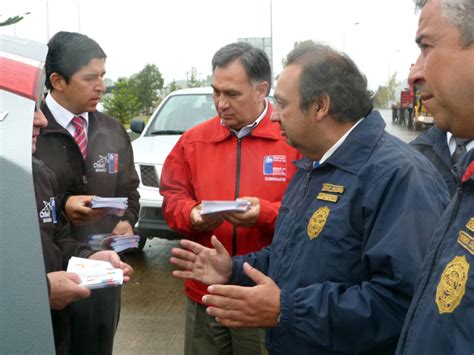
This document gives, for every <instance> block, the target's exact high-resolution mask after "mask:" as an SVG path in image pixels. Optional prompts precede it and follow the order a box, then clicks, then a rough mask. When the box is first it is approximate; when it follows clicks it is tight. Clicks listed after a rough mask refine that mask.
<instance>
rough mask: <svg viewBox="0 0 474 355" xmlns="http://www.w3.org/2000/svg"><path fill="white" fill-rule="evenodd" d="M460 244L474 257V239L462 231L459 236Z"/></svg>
mask: <svg viewBox="0 0 474 355" xmlns="http://www.w3.org/2000/svg"><path fill="white" fill-rule="evenodd" d="M458 243H459V244H460V245H461V246H462V247H463V248H465V249H466V250H467V251H469V253H471V254H473V255H474V238H473V237H471V236H470V235H469V234H467V233H466V232H464V231H460V232H459V235H458Z"/></svg>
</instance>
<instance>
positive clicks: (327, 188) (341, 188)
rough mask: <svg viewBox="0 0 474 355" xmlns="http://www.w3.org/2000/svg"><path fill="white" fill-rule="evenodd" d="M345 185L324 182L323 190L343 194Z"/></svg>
mask: <svg viewBox="0 0 474 355" xmlns="http://www.w3.org/2000/svg"><path fill="white" fill-rule="evenodd" d="M344 190H345V188H344V186H341V185H333V184H327V183H326V184H323V188H322V189H321V191H323V192H333V193H335V194H343V193H344Z"/></svg>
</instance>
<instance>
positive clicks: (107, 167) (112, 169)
mask: <svg viewBox="0 0 474 355" xmlns="http://www.w3.org/2000/svg"><path fill="white" fill-rule="evenodd" d="M118 164H119V155H118V154H117V153H107V155H100V154H99V159H98V160H97V161H95V162H94V165H93V166H94V170H95V172H96V173H107V172H108V173H109V174H117V173H118Z"/></svg>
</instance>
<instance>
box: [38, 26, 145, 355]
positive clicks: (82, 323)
mask: <svg viewBox="0 0 474 355" xmlns="http://www.w3.org/2000/svg"><path fill="white" fill-rule="evenodd" d="M48 47H49V51H48V55H47V57H46V63H45V69H46V87H47V88H48V89H49V94H48V96H47V97H46V99H45V104H44V105H43V107H42V110H43V112H44V114H45V115H46V118H47V119H48V127H46V128H45V129H43V130H42V132H41V135H40V136H39V137H38V143H37V151H36V156H37V157H38V158H39V159H41V160H43V161H44V162H45V163H46V165H47V166H48V167H49V168H50V169H51V170H53V172H54V173H55V175H56V177H57V181H58V187H59V191H58V193H59V194H60V195H61V205H62V206H63V207H64V209H65V212H66V215H67V217H68V219H69V220H70V222H71V230H72V234H73V237H75V238H76V239H78V240H80V241H84V240H85V239H86V238H87V236H89V235H91V234H96V233H113V234H116V235H130V234H133V230H132V227H133V226H134V224H135V223H136V221H137V218H138V210H139V194H138V192H137V187H138V184H139V180H138V175H137V173H136V171H135V167H134V162H133V153H132V148H131V144H130V139H129V137H128V135H127V132H126V131H125V129H124V128H123V126H122V125H121V124H120V123H119V122H118V121H116V120H115V119H113V118H111V117H108V116H106V115H103V114H101V113H100V112H97V111H96V105H97V104H98V103H99V100H100V98H101V96H102V94H103V93H104V91H105V86H104V82H103V77H104V74H105V58H106V55H105V53H104V52H103V50H102V48H100V46H99V45H98V44H97V43H96V42H95V41H94V40H92V39H90V38H89V37H87V36H84V35H82V34H79V33H69V32H58V33H57V34H56V35H54V36H53V37H52V38H51V40H50V41H49V43H48ZM93 195H98V196H103V197H127V198H128V208H127V210H126V211H125V214H124V215H123V216H122V217H118V216H115V215H110V214H104V212H101V211H99V210H94V209H92V208H91V206H90V202H91V199H92V197H93ZM71 308H72V332H71V334H72V335H71V341H72V346H71V347H72V350H73V351H74V352H77V353H79V354H80V353H100V354H110V353H111V352H112V347H113V338H114V335H115V330H116V327H117V324H118V319H119V314H120V288H108V289H101V290H94V291H93V292H92V295H91V297H90V298H89V299H87V300H81V301H79V302H76V303H74V305H73V306H72V307H71ZM85 339H87V341H85Z"/></svg>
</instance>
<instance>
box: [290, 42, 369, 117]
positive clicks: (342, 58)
mask: <svg viewBox="0 0 474 355" xmlns="http://www.w3.org/2000/svg"><path fill="white" fill-rule="evenodd" d="M291 64H299V65H301V66H302V71H301V75H300V83H299V89H300V96H301V102H300V108H301V110H302V111H303V112H306V111H307V110H308V109H309V107H310V106H311V105H313V104H315V103H317V102H318V101H319V100H320V99H321V98H322V97H323V96H326V95H327V96H328V97H329V98H330V107H329V114H330V115H332V116H333V117H334V118H335V119H336V120H338V121H340V122H351V121H357V120H358V119H359V118H361V117H364V116H366V115H367V114H368V113H370V112H371V111H372V108H373V105H372V92H371V91H369V90H368V89H367V79H366V78H365V76H364V75H363V74H362V73H361V72H360V71H359V69H358V68H357V66H356V65H355V63H354V62H353V61H352V59H351V58H349V57H348V56H347V55H346V54H344V53H339V52H337V51H335V50H334V49H332V48H331V47H329V46H326V45H320V44H316V43H314V42H313V41H305V42H304V43H303V44H301V45H299V46H297V47H295V48H294V49H293V50H292V51H291V52H290V53H289V54H288V56H287V60H286V65H291Z"/></svg>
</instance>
